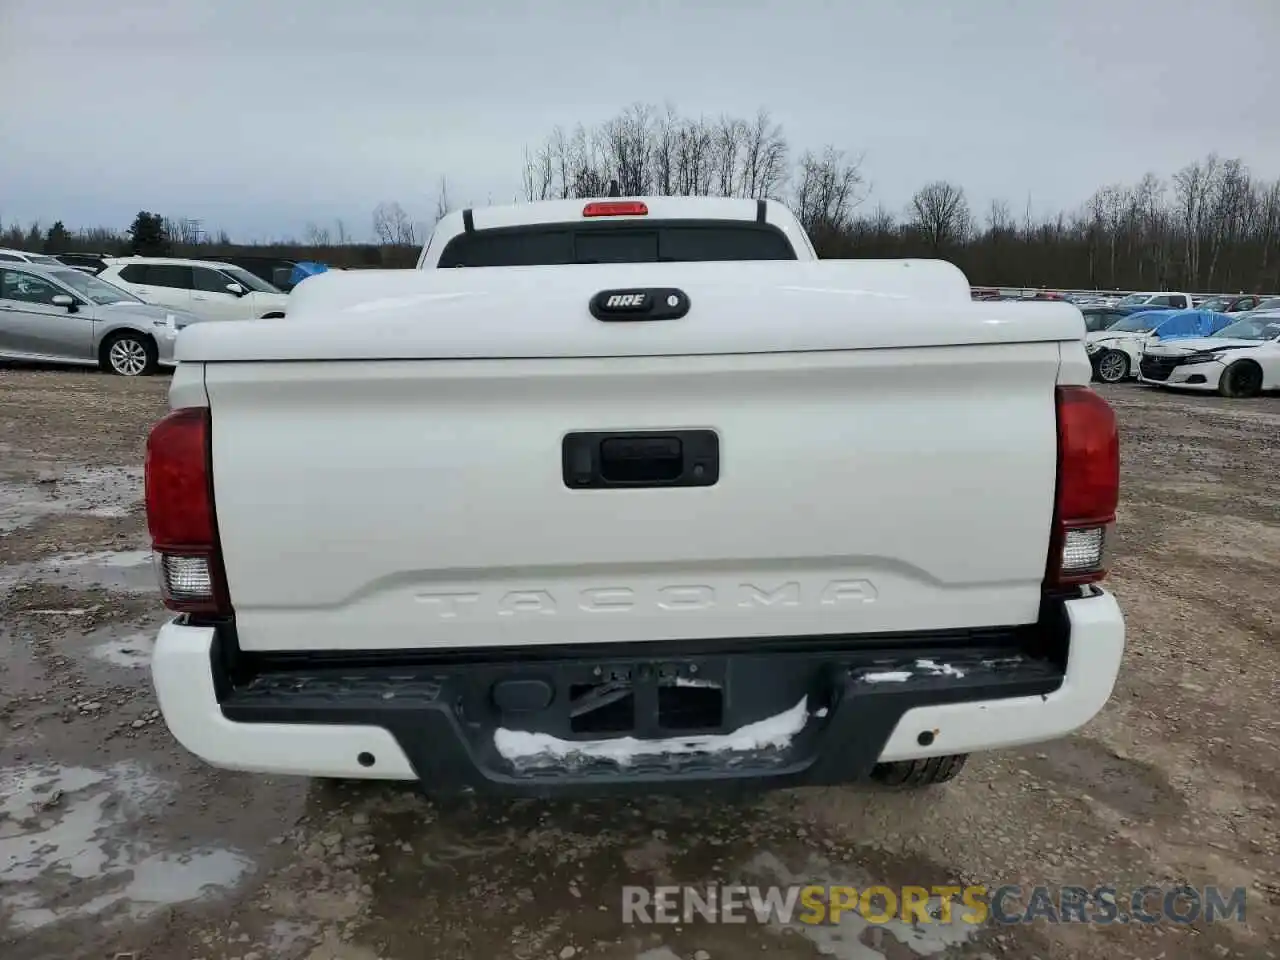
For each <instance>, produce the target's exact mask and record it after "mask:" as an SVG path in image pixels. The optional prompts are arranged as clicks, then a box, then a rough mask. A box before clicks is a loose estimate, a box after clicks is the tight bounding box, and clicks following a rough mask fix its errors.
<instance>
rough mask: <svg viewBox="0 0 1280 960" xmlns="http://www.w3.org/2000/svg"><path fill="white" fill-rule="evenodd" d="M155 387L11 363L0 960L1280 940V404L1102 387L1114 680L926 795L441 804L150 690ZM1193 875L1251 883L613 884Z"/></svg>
mask: <svg viewBox="0 0 1280 960" xmlns="http://www.w3.org/2000/svg"><path fill="white" fill-rule="evenodd" d="M167 386H168V379H167V378H166V377H156V378H148V379H138V380H127V379H123V378H117V377H107V376H103V375H99V374H96V373H87V372H86V373H79V372H65V371H43V370H19V369H13V368H6V367H3V366H0V690H3V695H0V956H2V957H4V958H5V960H36V958H47V957H59V958H79V957H85V958H89V957H94V958H98V957H112V956H114V955H115V954H116V953H121V952H125V953H131V954H132V955H134V956H135V957H137V958H138V960H143V958H145V960H189V958H194V957H200V958H208V960H214V958H230V957H237V958H241V960H252V958H257V960H290V958H295V957H296V958H311V960H333V958H349V960H372V958H375V957H387V958H395V960H408V958H414V960H417V958H423V957H432V958H434V957H442V958H443V957H477V958H503V957H520V958H534V957H561V958H567V957H573V956H578V957H593V958H594V957H599V958H605V960H623V958H625V960H633V958H637V957H644V958H645V960H674V958H688V957H694V956H697V957H705V956H709V957H711V958H715V960H720V958H736V957H743V956H749V955H758V954H760V953H761V952H764V951H767V954H768V955H769V956H776V957H784V958H801V957H817V956H821V955H829V956H835V957H838V958H846V960H878V958H879V957H882V956H883V957H888V958H894V957H907V956H913V957H918V956H937V957H979V956H993V957H1006V956H1007V957H1033V956H1038V957H1041V958H1044V960H1048V958H1050V957H1070V956H1081V957H1086V956H1087V957H1107V958H1113V957H1130V956H1131V957H1142V958H1146V957H1156V956H1161V955H1163V956H1168V957H1213V958H1218V957H1224V956H1239V957H1250V958H1254V957H1258V958H1260V957H1280V838H1278V836H1277V830H1276V824H1277V822H1280V813H1278V811H1277V805H1276V800H1277V798H1280V703H1278V702H1277V700H1278V694H1280V682H1278V681H1280V627H1278V626H1277V608H1278V607H1280V400H1278V399H1275V398H1266V399H1261V400H1256V401H1243V402H1226V401H1222V400H1218V399H1216V398H1207V397H1196V396H1192V397H1184V396H1178V395H1171V394H1166V393H1163V392H1156V391H1151V390H1147V389H1145V388H1141V387H1135V386H1128V387H1115V388H1107V389H1104V391H1103V392H1104V393H1105V395H1106V396H1107V397H1108V398H1109V399H1110V400H1111V401H1112V402H1113V404H1114V405H1115V407H1116V409H1117V412H1118V414H1119V417H1120V422H1121V430H1122V443H1123V471H1124V477H1123V488H1122V504H1121V514H1120V524H1119V545H1118V548H1117V554H1116V560H1115V572H1114V575H1113V577H1112V579H1111V581H1110V584H1111V587H1112V588H1113V589H1114V590H1115V591H1116V593H1117V594H1118V595H1119V597H1120V599H1121V601H1122V603H1123V606H1124V609H1125V613H1126V615H1127V618H1128V629H1129V639H1128V649H1127V653H1126V657H1125V664H1124V669H1123V671H1122V673H1121V677H1120V681H1119V685H1118V687H1117V689H1116V692H1115V694H1114V696H1113V698H1112V701H1111V703H1110V704H1109V705H1108V707H1107V708H1106V710H1105V711H1104V713H1103V714H1102V715H1101V716H1100V717H1099V718H1097V719H1096V720H1094V721H1093V722H1092V723H1090V724H1089V725H1088V726H1087V727H1086V728H1085V729H1084V730H1083V731H1082V732H1080V733H1079V734H1077V735H1076V736H1074V737H1071V738H1069V739H1067V740H1063V741H1059V742H1055V743H1049V744H1044V745H1040V746H1036V747H1031V748H1028V749H1027V750H1024V751H1020V752H1007V753H1001V754H995V755H989V756H983V757H978V758H975V759H974V760H973V761H971V763H970V765H969V767H968V768H967V769H966V771H965V772H964V773H963V774H962V775H961V777H960V778H959V779H958V780H957V781H955V782H954V783H952V784H949V785H947V786H944V787H941V788H937V789H935V790H931V791H923V792H918V793H911V794H901V793H888V792H884V791H879V790H873V789H870V788H867V789H861V788H857V789H855V788H840V789H835V788H833V789H810V790H799V791H790V792H783V793H774V794H767V795H764V796H741V797H728V798H726V797H723V796H721V797H715V798H701V797H692V798H689V797H686V798H683V799H670V798H662V799H656V798H649V799H644V798H638V799H631V800H616V799H615V800H593V801H580V802H572V803H570V802H557V803H540V802H531V801H530V802H520V803H509V802H508V803H503V802H483V803H470V802H461V801H459V802H451V803H449V804H445V805H439V804H433V803H431V802H429V801H427V800H424V799H422V798H420V797H418V796H417V795H416V794H414V793H412V792H410V791H406V790H402V789H396V788H390V787H387V786H383V785H376V784H375V785H369V786H362V787H359V788H349V787H345V786H344V787H335V786H330V785H319V784H309V783H307V782H303V781H293V780H285V779H279V778H276V779H265V778H260V777H252V776H241V775H237V774H231V773H221V772H218V771H214V770H211V769H209V768H207V767H205V766H204V765H203V764H201V763H200V762H198V761H196V760H194V759H193V758H192V757H190V756H189V755H188V754H186V753H185V752H184V751H183V750H182V749H181V748H179V747H178V746H177V745H176V744H175V743H174V742H173V741H172V739H171V738H170V737H169V735H168V733H167V731H166V730H165V728H164V725H163V721H162V720H159V719H157V714H156V704H155V701H154V696H153V694H152V691H151V687H150V682H149V679H148V676H147V673H146V669H145V668H146V658H147V650H148V646H149V644H150V637H151V635H152V633H153V632H154V630H155V628H156V626H157V625H158V624H159V623H160V622H161V621H162V620H163V611H162V608H161V607H160V604H159V601H158V598H157V596H156V594H155V592H154V588H153V582H152V575H151V571H150V568H149V566H148V557H147V554H146V547H147V542H146V530H145V521H144V518H143V514H142V508H141V502H140V497H141V469H140V466H141V463H142V455H143V446H144V442H145V436H146V431H147V429H148V427H149V425H150V424H151V423H152V422H153V421H154V420H155V419H157V418H158V417H159V416H161V415H162V413H163V410H164V400H165V391H166V389H167ZM318 522H322V521H320V519H319V518H318ZM1180 882H1188V883H1191V884H1194V885H1204V884H1209V883H1216V884H1218V885H1219V886H1225V887H1235V886H1244V887H1246V888H1247V890H1248V899H1247V923H1246V924H1244V925H1240V924H1223V923H1220V924H1217V925H1214V926H1211V927H1210V926H1204V925H1201V924H1198V923H1197V924H1192V925H1190V926H1181V925H1178V924H1174V923H1169V922H1165V923H1161V924H1157V925H1154V926H1142V925H1128V926H1118V925H1113V926H1110V927H1105V928H1103V927H1094V928H1086V927H1084V926H1081V925H1059V926H1048V925H1045V924H1044V923H1043V922H1040V923H1037V924H1034V925H1031V926H1021V927H997V926H987V927H984V928H980V929H970V928H963V927H961V926H959V925H958V924H957V925H952V926H944V925H932V926H930V927H922V928H921V929H919V930H915V931H912V930H911V929H910V928H908V927H907V926H906V925H903V924H901V923H891V924H887V925H884V926H883V927H879V928H877V927H874V926H873V927H871V928H868V927H867V925H866V923H865V922H863V921H861V920H859V918H857V917H856V916H853V915H847V916H846V918H845V921H844V923H842V924H841V925H840V926H838V927H804V928H801V925H796V927H795V928H780V927H777V926H770V925H768V924H757V923H755V922H754V921H752V922H749V923H745V924H735V925H711V924H707V923H705V922H703V921H698V920H695V921H694V922H693V923H689V924H683V925H680V926H672V925H664V926H660V927H659V926H649V927H644V926H624V925H623V923H622V912H621V903H622V892H621V887H622V886H623V885H624V884H637V885H643V886H653V885H658V884H686V883H687V884H692V885H695V886H697V887H700V888H705V886H706V885H707V884H710V883H747V884H758V885H768V884H785V883H848V884H852V885H855V886H857V887H859V888H861V887H865V886H866V885H868V884H871V883H882V884H887V885H889V886H900V885H903V884H926V885H928V884H963V883H982V884H987V885H988V886H996V885H999V884H1004V883H1022V884H1035V883H1047V884H1051V885H1058V884H1076V885H1081V886H1085V887H1088V888H1093V887H1096V886H1099V885H1112V886H1115V887H1117V888H1118V889H1120V890H1122V891H1123V890H1126V889H1132V888H1135V887H1138V886H1140V885H1142V884H1147V883H1150V884H1170V885H1172V884H1176V883H1180ZM700 951H705V954H704V953H703V952H700Z"/></svg>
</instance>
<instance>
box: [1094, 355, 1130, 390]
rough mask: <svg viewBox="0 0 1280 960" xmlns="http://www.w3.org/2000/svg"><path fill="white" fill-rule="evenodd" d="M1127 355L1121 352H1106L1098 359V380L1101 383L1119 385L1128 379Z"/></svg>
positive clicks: (1128, 365)
mask: <svg viewBox="0 0 1280 960" xmlns="http://www.w3.org/2000/svg"><path fill="white" fill-rule="evenodd" d="M1129 367H1130V363H1129V355H1128V354H1127V353H1125V352H1124V351H1123V350H1108V351H1106V352H1105V353H1104V354H1103V355H1102V356H1101V357H1099V358H1098V379H1099V380H1101V381H1102V382H1103V383H1119V382H1120V381H1121V380H1128V379H1129Z"/></svg>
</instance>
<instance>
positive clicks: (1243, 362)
mask: <svg viewBox="0 0 1280 960" xmlns="http://www.w3.org/2000/svg"><path fill="white" fill-rule="evenodd" d="M1232 367H1257V368H1258V370H1259V371H1261V370H1262V364H1260V363H1258V361H1257V360H1255V359H1253V357H1240V358H1239V359H1236V360H1232V361H1231V362H1230V363H1228V364H1227V369H1228V370H1230V369H1231V368H1232Z"/></svg>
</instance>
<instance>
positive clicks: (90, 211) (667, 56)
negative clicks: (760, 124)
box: [0, 0, 1280, 239]
mask: <svg viewBox="0 0 1280 960" xmlns="http://www.w3.org/2000/svg"><path fill="white" fill-rule="evenodd" d="M634 101H645V102H649V103H654V104H663V103H665V102H668V101H669V102H671V103H673V104H674V105H675V106H676V107H677V108H678V109H679V111H680V112H681V113H682V114H685V115H695V116H696V115H698V114H700V113H707V114H713V115H714V114H719V113H721V112H726V111H727V112H731V113H738V114H742V115H751V114H754V113H755V111H756V110H757V109H758V108H759V107H761V106H763V107H767V108H768V109H769V110H770V111H772V113H773V115H774V117H775V119H777V120H778V121H779V122H781V123H782V125H783V127H784V129H785V131H786V134H787V137H788V140H789V141H790V143H791V145H792V148H793V151H794V152H796V153H798V152H799V151H800V150H802V149H803V148H805V147H813V148H818V147H821V146H822V145H823V144H825V143H832V144H835V145H836V146H837V147H840V148H842V149H845V150H848V151H849V152H850V153H851V154H856V153H862V154H865V163H864V172H865V174H866V176H867V178H868V180H869V182H870V185H871V188H872V195H871V201H870V202H871V203H875V202H876V201H879V202H883V203H884V204H885V205H886V206H888V207H889V208H891V209H893V210H894V211H899V210H901V209H902V208H903V206H904V205H905V204H906V202H907V201H908V199H909V198H910V196H911V193H912V192H913V191H914V190H915V189H916V188H917V187H918V186H920V185H921V184H922V183H924V182H926V181H928V180H931V179H939V178H945V179H950V180H953V181H955V182H957V183H960V184H961V185H962V186H964V187H965V189H966V190H967V191H968V193H969V196H970V200H971V203H972V204H973V205H974V207H975V209H979V210H980V209H981V208H982V207H984V206H985V205H986V204H987V203H988V202H989V201H990V199H991V198H993V197H996V196H1000V197H1004V198H1007V199H1008V200H1009V201H1010V203H1011V206H1012V207H1013V208H1014V209H1015V211H1018V212H1021V210H1022V208H1023V207H1024V205H1025V204H1026V202H1027V197H1028V195H1030V196H1031V199H1032V203H1033V205H1034V207H1035V208H1036V209H1037V210H1049V209H1058V208H1062V207H1068V208H1070V207H1075V206H1076V205H1078V204H1079V203H1081V202H1082V201H1083V200H1084V199H1085V198H1086V197H1087V196H1088V195H1089V194H1090V193H1091V192H1092V191H1093V190H1094V189H1095V188H1097V187H1098V186H1100V185H1102V184H1104V183H1108V182H1116V181H1132V180H1136V179H1137V178H1138V177H1140V176H1141V175H1142V174H1143V173H1144V172H1145V171H1147V170H1154V171H1156V172H1157V173H1159V174H1160V175H1162V176H1167V175H1168V174H1170V173H1172V172H1173V171H1174V170H1175V169H1177V168H1178V167H1179V166H1181V165H1183V164H1185V163H1186V162H1188V161H1189V160H1192V159H1194V158H1197V157H1199V156H1202V155H1204V154H1206V153H1208V152H1210V151H1211V150H1216V151H1217V152H1219V153H1220V154H1222V155H1224V156H1239V157H1242V158H1244V159H1245V161H1246V162H1247V163H1248V164H1249V165H1250V167H1251V168H1252V169H1253V170H1254V172H1255V173H1257V174H1259V175H1262V176H1265V177H1268V178H1274V177H1277V176H1280V0H1218V2H1216V3H1213V4H1210V3H1201V2H1192V0H1162V2H1157V0H1110V2H1105V0H1035V2H1028V0H915V2H904V0H830V2H821V0H774V2H767V0H682V2H670V0H626V2H619V0H527V2H517V0H487V2H485V0H476V2H474V3H466V2H462V0H451V2H447V3H446V2H442V0H363V2H354V3H353V2H351V0H309V2H306V3H303V2H283V0H160V2H158V0H126V2H124V3H104V2H102V0H57V2H55V0H0V220H2V221H3V222H6V223H7V222H9V221H12V220H14V219H20V220H22V221H24V222H25V221H30V220H32V219H39V220H41V221H43V222H44V223H45V224H46V225H47V224H48V223H50V222H51V221H52V220H54V219H58V218H61V219H62V220H64V221H65V222H66V223H67V225H68V226H81V225H95V224H103V225H110V226H115V227H120V228H123V227H125V226H127V225H128V223H129V221H130V220H131V219H132V216H133V214H134V213H136V212H137V211H138V210H139V209H143V208H145V209H150V210H155V211H159V212H161V213H164V214H165V215H168V216H184V217H193V218H200V219H202V220H203V221H204V224H205V228H206V229H207V230H216V229H218V228H225V229H226V230H228V231H229V232H230V233H231V234H232V235H233V236H234V237H236V238H238V239H265V238H270V237H280V236H285V235H289V234H292V235H295V236H297V235H301V234H302V232H303V231H304V229H305V227H306V224H307V222H308V221H316V222H325V223H330V224H331V223H332V222H333V221H334V220H335V219H337V218H342V219H343V220H345V221H346V224H347V228H348V230H349V231H350V232H352V233H353V234H355V235H357V236H359V237H360V238H365V237H367V236H368V235H369V234H370V233H371V230H372V227H371V211H372V209H373V207H374V206H375V205H376V204H377V203H378V202H379V201H380V200H396V201H399V202H400V203H401V204H402V205H403V206H404V207H405V208H406V209H408V210H409V211H410V213H411V214H412V215H413V216H414V217H415V219H429V218H430V216H431V213H432V211H433V209H434V206H435V193H436V186H437V183H438V181H439V178H440V177H441V176H446V177H447V178H448V182H449V186H450V194H451V198H452V199H453V200H454V201H455V204H454V205H455V206H457V205H460V204H461V203H462V202H469V203H472V204H477V205H478V204H483V203H486V202H490V201H492V202H495V203H503V202H510V201H511V200H512V199H513V197H514V196H515V195H516V194H518V193H519V191H520V171H521V164H522V151H523V148H524V146H525V145H526V144H528V145H536V144H537V143H538V142H540V141H541V140H542V139H543V138H544V137H545V135H546V134H547V133H548V132H549V131H550V129H551V128H552V127H554V126H555V125H556V124H564V125H566V126H571V125H572V124H574V123H576V122H578V121H584V122H586V123H588V124H591V123H596V122H599V121H602V120H605V119H607V118H609V117H610V116H612V115H614V114H615V113H617V112H618V110H619V109H620V108H622V107H624V106H626V105H627V104H629V103H632V102H634Z"/></svg>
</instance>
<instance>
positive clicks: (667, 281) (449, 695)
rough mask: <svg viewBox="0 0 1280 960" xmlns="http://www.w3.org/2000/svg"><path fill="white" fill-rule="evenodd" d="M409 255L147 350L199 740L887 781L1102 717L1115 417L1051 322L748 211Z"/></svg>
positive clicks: (203, 744) (515, 767) (949, 770)
mask: <svg viewBox="0 0 1280 960" xmlns="http://www.w3.org/2000/svg"><path fill="white" fill-rule="evenodd" d="M744 259H745V260H748V261H750V262H741V261H742V260H744ZM699 260H703V261H706V260H719V261H722V262H690V261H699ZM734 261H738V262H734ZM433 264H434V265H436V266H440V267H444V266H451V267H463V268H466V269H450V270H444V269H423V270H412V271H376V272H375V271H351V272H346V273H342V274H337V273H332V274H324V275H321V276H318V277H313V278H311V279H309V280H307V282H306V283H304V284H302V285H301V286H300V287H299V288H298V290H297V291H295V293H294V294H293V299H291V301H290V308H289V315H288V318H287V319H282V320H266V321H262V322H259V323H254V324H199V325H197V326H194V327H191V328H188V329H187V330H186V331H184V332H183V333H182V334H181V335H180V337H179V339H178V343H177V355H178V358H179V360H180V361H181V363H180V365H179V367H178V369H177V371H176V373H175V374H174V378H173V385H172V389H171V394H170V404H171V408H172V412H171V413H170V414H169V415H168V416H167V417H165V418H164V419H163V420H161V421H160V422H159V423H158V424H157V425H156V426H155V428H154V429H153V431H152V433H151V436H150V438H149V441H148V447H147V463H146V502H147V514H148V522H149V527H150V531H151V537H152V541H153V548H154V551H155V554H156V556H157V558H158V568H159V570H160V575H161V586H162V590H163V593H164V597H165V601H166V603H167V605H168V606H169V607H170V608H171V609H172V610H174V611H175V612H176V614H177V615H176V617H175V618H174V619H173V620H172V621H171V622H169V623H168V624H166V625H165V626H164V627H163V628H162V630H161V631H160V635H159V637H158V639H157V641H156V646H155V652H154V659H153V664H152V673H153V678H154V682H155V686H156V690H157V693H158V696H159V702H160V707H161V709H162V711H163V713H164V717H165V720H166V722H167V724H168V726H169V729H170V730H171V731H172V733H173V734H174V736H175V737H176V738H177V739H178V740H179V741H180V742H181V743H183V744H184V745H185V746H186V747H187V748H188V749H189V750H191V751H192V752H193V753H195V754H197V755H198V756H200V757H202V758H204V759H205V760H206V761H208V762H209V763H211V764H215V765H217V766H221V767H227V768H232V769H239V770H248V771H259V772H264V773H278V774H280V773H282V774H300V775H306V776H311V777H334V778H384V779H392V780H406V781H417V782H420V783H421V784H422V785H423V786H424V787H425V788H426V789H428V790H432V791H442V792H445V791H472V790H475V791H495V792H507V793H516V794H538V795H541V794H546V793H551V792H559V791H572V790H588V791H595V790H598V789H602V788H607V787H611V786H617V787H626V788H629V789H633V790H655V789H659V788H662V789H666V788H669V787H672V786H674V785H681V784H696V785H701V786H706V785H708V784H711V783H713V782H719V783H733V784H737V783H742V782H751V783H754V784H756V785H757V786H784V785H796V784H806V783H837V782H844V781H850V780H859V779H864V778H874V779H878V780H880V781H882V782H886V783H890V784H896V785H911V786H918V785H924V784H928V783H935V782H940V781H943V780H946V779H949V778H950V777H952V776H954V775H955V773H956V772H957V771H958V770H959V769H960V766H961V765H962V763H963V760H964V757H965V755H966V754H968V753H970V752H972V751H977V750H985V749H990V748H996V747H1006V746H1012V745H1017V744H1025V743H1030V742H1035V741H1040V740H1045V739H1049V738H1053V737H1059V736H1062V735H1064V734H1066V733H1068V732H1070V731H1071V730H1074V729H1076V728H1077V727H1079V726H1080V725H1081V724H1083V723H1085V722H1086V721H1088V720H1089V719H1090V718H1091V717H1092V716H1094V715H1095V714H1096V713H1097V712H1098V711H1099V710H1100V709H1101V708H1102V706H1103V705H1104V704H1105V702H1106V701H1107V698H1108V697H1109V695H1110V693H1111V690H1112V686H1113V684H1114V682H1115V678H1116V674H1117V671H1118V669H1119V665H1120V660H1121V654H1122V650H1123V646H1124V624H1123V620H1122V617H1121V613H1120V610H1119V608H1118V606H1117V604H1116V602H1115V600H1114V599H1113V597H1112V596H1111V595H1110V594H1108V593H1107V592H1105V591H1104V590H1102V589H1101V588H1100V587H1099V586H1098V581H1100V580H1101V579H1102V578H1103V577H1104V575H1105V572H1106V566H1107V546H1108V541H1109V539H1110V530H1111V527H1112V524H1113V522H1114V520H1115V512H1116V502H1117V496H1118V483H1119V453H1118V440H1117V431H1116V421H1115V417H1114V415H1113V412H1112V410H1111V409H1110V407H1109V406H1108V405H1107V403H1106V402H1105V401H1104V400H1102V399H1101V398H1100V397H1099V396H1097V395H1096V394H1095V393H1094V392H1093V391H1092V390H1091V389H1090V388H1089V386H1088V384H1089V378H1090V373H1091V370H1090V366H1089V361H1088V358H1087V357H1086V355H1085V351H1084V345H1083V332H1084V331H1083V326H1082V321H1081V317H1080V312H1079V311H1078V310H1076V309H1075V308H1074V307H1072V306H1070V305H1069V304H1065V303H1064V304H1052V303H1036V304H1028V305H1022V304H1017V303H1004V304H999V305H998V306H999V309H998V310H996V309H993V308H992V306H991V305H990V304H985V303H980V302H973V301H972V300H971V299H970V294H969V287H968V282H967V280H966V279H965V278H964V276H963V275H961V273H960V272H959V271H958V270H956V269H955V268H954V267H952V266H950V265H949V264H945V263H941V262H931V261H864V262H859V261H817V260H815V259H814V258H813V253H812V248H811V247H810V246H809V244H808V241H807V239H805V237H804V234H803V231H801V230H800V228H799V224H798V223H796V221H795V218H794V217H793V216H791V215H790V213H788V212H787V211H785V210H784V209H783V208H781V207H779V206H778V205H776V204H773V203H769V204H764V205H757V204H756V203H755V202H754V201H733V200H699V199H693V198H677V199H672V198H641V199H636V198H629V199H626V200H601V201H591V202H584V201H563V202H560V201H557V202H554V203H550V204H545V205H542V204H529V205H524V206H520V207H513V208H505V209H503V208H498V209H492V210H488V209H486V210H477V211H474V212H473V213H472V212H468V213H465V214H459V215H458V216H456V217H452V218H446V220H445V221H443V222H442V223H441V225H440V228H439V229H438V231H437V235H436V236H434V237H433V238H432V239H431V241H430V243H429V244H428V246H427V249H426V251H425V252H424V263H423V266H424V267H430V266H431V265H433Z"/></svg>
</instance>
